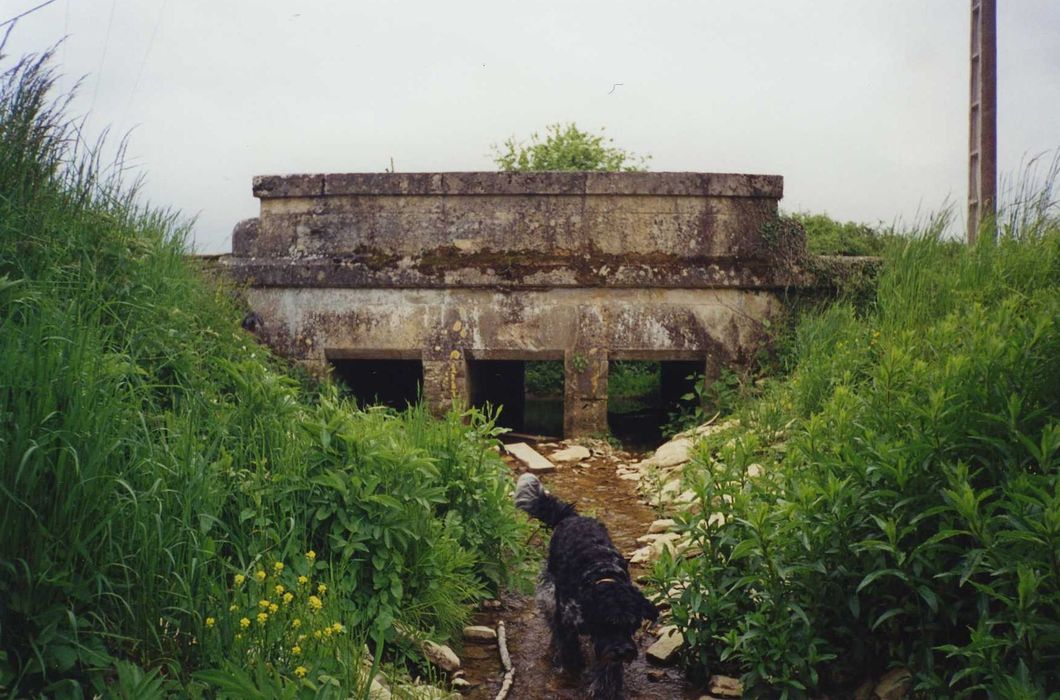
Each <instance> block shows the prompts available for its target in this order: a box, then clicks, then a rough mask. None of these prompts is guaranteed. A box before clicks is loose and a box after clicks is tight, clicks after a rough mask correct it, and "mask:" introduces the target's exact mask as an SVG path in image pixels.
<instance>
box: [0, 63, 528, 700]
mask: <svg viewBox="0 0 1060 700" xmlns="http://www.w3.org/2000/svg"><path fill="white" fill-rule="evenodd" d="M48 58H49V56H48V55H44V56H40V57H29V58H25V59H22V60H21V61H17V62H15V63H14V64H13V65H11V64H9V66H8V67H7V68H6V70H5V72H4V73H3V75H2V77H0V601H2V602H0V690H2V692H6V693H10V694H12V695H15V696H19V697H35V696H49V697H51V696H62V697H80V694H81V692H82V689H96V690H97V691H98V690H99V689H101V688H102V687H103V686H105V685H108V684H111V683H119V684H121V683H126V682H127V683H129V684H131V685H133V686H135V685H136V684H138V683H142V684H144V685H145V687H146V686H151V685H152V684H153V683H154V682H155V680H157V681H158V682H160V683H162V685H163V686H164V688H166V689H167V690H164V691H160V692H163V693H174V694H176V695H178V696H187V695H196V694H200V693H203V692H207V693H212V692H214V691H209V690H208V689H207V687H208V686H211V687H215V690H216V686H213V685H212V684H213V683H214V681H217V679H218V678H219V677H221V678H224V677H227V678H229V679H230V680H231V679H233V678H237V677H241V676H240V674H250V676H249V677H251V678H252V682H254V683H259V684H265V685H267V686H268V687H269V688H272V689H273V690H274V691H276V693H280V692H282V693H284V694H290V695H291V696H292V697H294V696H297V697H302V696H304V695H305V694H306V693H309V696H310V697H313V696H314V693H315V692H316V691H313V692H310V689H309V685H307V684H309V683H313V684H319V683H320V678H321V675H322V674H326V675H328V676H330V677H334V678H335V679H337V683H338V684H339V685H338V686H334V687H333V686H330V685H328V684H327V683H325V684H324V685H326V686H327V687H328V688H332V690H326V689H325V690H324V691H321V693H323V695H320V694H319V693H318V695H319V696H325V695H327V694H328V693H331V692H334V694H335V695H340V694H341V696H342V697H347V695H348V694H350V693H353V692H355V691H356V689H357V688H358V687H360V685H362V684H363V681H364V680H365V678H364V671H363V670H362V668H361V664H360V660H361V658H360V657H361V650H362V648H363V647H362V645H363V641H364V640H366V639H371V640H374V641H378V642H380V643H385V644H386V650H387V651H386V658H387V659H388V660H395V661H397V660H400V654H401V651H400V650H401V648H402V644H401V642H400V640H398V639H397V635H395V633H394V627H395V623H396V622H400V623H401V624H402V625H404V626H405V627H406V628H407V629H409V630H413V631H417V633H419V634H423V635H425V636H433V637H435V638H444V637H446V636H447V635H449V634H451V633H452V632H453V631H454V630H456V629H458V628H459V626H460V625H461V624H462V623H463V622H464V620H465V619H466V617H467V615H468V612H469V610H470V606H471V604H473V603H474V602H475V601H476V600H478V599H480V598H481V597H483V596H484V595H487V594H489V593H492V592H495V591H497V590H499V589H501V588H503V587H505V586H508V585H510V584H512V583H513V582H516V581H517V580H519V579H520V577H521V576H522V574H523V568H522V567H521V563H522V562H523V560H524V555H525V546H524V543H525V531H524V525H523V524H522V523H523V522H524V521H522V520H520V519H519V518H517V517H516V516H515V511H514V507H513V506H512V505H511V502H510V494H509V489H510V486H509V484H510V482H509V480H508V478H507V472H506V468H505V467H504V465H503V464H502V463H501V461H500V460H499V458H498V457H497V456H496V454H495V453H494V452H493V450H492V449H491V448H490V445H491V442H492V438H493V435H494V432H493V428H492V425H491V423H490V421H489V420H488V419H487V418H486V417H484V416H482V415H480V414H477V413H473V412H472V413H470V414H468V415H467V416H466V417H461V416H458V415H451V416H449V417H448V418H447V419H445V420H441V421H436V420H432V419H430V418H429V417H428V416H426V415H425V413H424V412H423V411H422V410H420V409H414V410H411V411H409V412H406V413H404V414H396V413H394V412H392V411H385V410H379V409H371V410H367V411H358V410H357V409H356V406H354V405H353V404H352V403H350V402H348V401H346V400H344V399H342V398H341V397H340V396H339V394H338V392H337V390H336V388H335V387H334V386H333V385H330V384H323V385H315V384H312V383H310V382H308V381H304V380H299V379H298V378H296V377H295V376H294V375H292V374H291V373H290V372H289V371H288V368H287V367H286V366H285V365H284V364H283V363H282V362H280V361H279V360H277V359H276V358H274V357H272V356H271V354H270V353H269V351H268V350H267V349H265V348H263V347H261V346H260V345H258V344H257V343H256V342H255V341H254V339H253V338H252V337H251V336H249V335H247V334H246V333H244V332H243V331H242V330H241V329H240V328H239V320H240V318H241V317H242V310H241V309H240V308H238V304H237V302H236V301H235V298H236V295H235V294H233V290H230V289H225V288H223V287H222V286H219V285H218V284H217V283H216V281H213V280H211V279H210V278H208V277H207V276H205V275H204V274H202V273H201V272H200V271H199V270H197V269H196V268H195V266H194V265H193V264H191V263H189V262H188V260H187V259H186V257H185V253H186V248H185V246H184V244H183V235H184V231H185V229H184V228H183V225H182V224H181V223H180V222H179V219H178V218H177V217H176V216H175V215H173V214H171V213H168V212H165V211H159V210H156V209H152V208H149V207H146V206H143V205H141V204H140V203H139V200H138V198H137V195H136V188H135V185H133V186H127V185H126V184H125V183H123V181H122V178H121V174H122V168H121V165H120V163H119V164H117V165H115V166H112V167H109V168H107V167H103V166H102V165H101V164H100V163H99V162H98V160H97V159H96V158H95V156H94V155H93V151H92V150H91V149H86V148H85V147H84V145H83V144H82V142H81V141H80V140H79V138H78V133H77V130H76V128H75V125H74V124H73V123H72V122H70V121H69V119H68V118H67V117H66V116H65V101H64V100H63V99H62V98H59V99H57V100H53V99H52V98H51V97H50V93H51V87H52V83H53V82H54V76H53V74H52V73H51V71H50V70H49V68H48V66H47V61H48ZM465 418H466V420H465ZM307 550H314V551H315V552H317V553H318V558H317V559H316V560H315V562H312V565H311V566H310V568H309V570H308V571H307V573H310V574H311V575H312V577H313V579H314V581H315V582H316V583H318V584H319V583H324V584H325V585H326V586H328V590H329V593H328V595H327V599H328V600H329V601H331V603H330V607H329V608H328V609H329V611H330V612H329V614H330V615H331V616H332V617H330V618H329V620H328V623H329V624H330V623H334V622H339V623H341V624H343V625H344V626H345V628H346V630H347V631H346V632H344V633H343V634H342V635H336V638H335V640H334V641H333V643H332V644H331V646H329V647H327V649H326V651H323V652H319V653H316V654H315V655H313V656H312V658H308V657H305V658H303V660H301V661H299V662H298V665H304V666H306V667H307V669H308V673H307V676H306V678H305V679H300V678H298V677H297V676H296V674H294V669H295V668H296V667H297V666H296V663H295V661H296V660H295V659H293V658H292V657H291V656H290V650H289V649H288V650H286V651H284V650H282V649H279V648H277V647H276V644H278V643H279V638H274V639H273V640H272V641H271V642H270V644H272V646H270V647H268V648H267V649H266V648H264V647H261V646H258V647H254V648H248V647H246V646H245V645H243V646H241V645H240V644H237V643H236V641H235V638H234V635H235V634H238V633H239V630H238V629H233V628H232V627H231V626H230V625H229V626H225V625H222V624H219V623H217V622H215V624H214V625H211V626H209V627H207V626H206V623H205V621H206V618H207V617H213V618H215V621H216V620H222V621H224V620H228V619H229V617H231V616H232V615H236V614H239V615H245V614H248V613H250V612H251V611H247V610H243V609H239V610H237V611H229V610H228V606H230V605H231V604H232V603H231V602H230V601H231V600H232V596H233V595H234V594H235V586H234V580H233V577H234V575H236V574H237V573H241V574H245V575H249V574H251V573H253V572H254V571H256V570H258V569H259V568H261V569H264V570H268V571H270V576H271V571H272V570H271V568H270V567H272V565H273V564H274V562H292V564H291V566H292V567H293V566H294V564H293V562H303V563H304V562H305V559H304V552H306V551H307ZM299 565H302V564H299ZM270 581H271V579H270ZM288 583H290V582H289V581H288ZM303 602H304V601H303ZM280 603H281V604H282V600H281V601H280ZM254 614H256V611H254ZM248 617H253V615H248ZM236 619H238V618H236ZM317 622H318V623H319V624H323V623H324V620H317ZM221 634H224V635H227V636H225V637H219V636H218V635H221ZM122 660H125V661H122ZM130 662H131V665H130ZM140 668H144V669H157V671H153V672H149V673H144V672H142V671H139V670H138V669H140ZM218 668H220V669H224V670H223V671H220V672H219V673H220V674H221V676H217V675H216V674H214V675H210V674H206V675H201V676H197V678H198V680H192V679H191V675H190V674H191V673H192V672H194V671H197V670H207V669H218ZM152 674H154V675H152ZM226 674H227V675H226ZM254 678H256V679H257V680H253V679H254ZM122 679H124V680H122ZM232 682H236V681H232ZM321 687H323V686H321ZM262 692H265V694H266V695H271V694H272V691H268V692H266V691H262Z"/></svg>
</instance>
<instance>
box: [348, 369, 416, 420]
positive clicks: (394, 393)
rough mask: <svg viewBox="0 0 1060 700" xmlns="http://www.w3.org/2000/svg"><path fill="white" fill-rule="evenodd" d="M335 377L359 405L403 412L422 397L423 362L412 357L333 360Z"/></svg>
mask: <svg viewBox="0 0 1060 700" xmlns="http://www.w3.org/2000/svg"><path fill="white" fill-rule="evenodd" d="M330 362H331V367H332V371H333V377H334V378H335V381H337V382H338V383H339V384H340V385H341V386H342V387H343V391H344V393H346V394H347V395H349V396H352V397H354V398H355V399H356V400H357V405H358V406H376V405H382V406H389V407H391V408H395V409H397V410H399V411H403V410H405V409H406V408H408V407H409V406H410V405H413V404H415V403H416V402H417V401H419V399H420V393H421V389H422V387H423V363H422V362H421V361H420V360H408V359H332V360H330Z"/></svg>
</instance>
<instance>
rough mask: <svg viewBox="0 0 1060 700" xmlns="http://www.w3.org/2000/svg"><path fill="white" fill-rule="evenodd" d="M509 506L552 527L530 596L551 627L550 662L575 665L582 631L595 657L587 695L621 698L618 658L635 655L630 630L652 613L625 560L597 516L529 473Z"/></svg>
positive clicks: (568, 667)
mask: <svg viewBox="0 0 1060 700" xmlns="http://www.w3.org/2000/svg"><path fill="white" fill-rule="evenodd" d="M515 505H516V506H518V507H519V508H521V509H523V510H525V511H526V512H527V513H529V514H530V515H532V516H533V517H535V518H537V519H538V520H540V521H542V522H543V523H545V525H547V526H548V527H550V528H552V542H551V544H550V545H549V548H548V564H547V565H546V567H545V570H544V571H542V572H541V579H540V581H539V582H538V589H537V599H538V603H539V605H540V606H541V609H542V611H543V612H544V613H545V615H546V617H547V618H548V620H549V624H550V626H551V628H552V645H553V648H554V650H555V657H554V659H555V662H556V663H557V664H558V665H559V666H560V667H562V668H564V669H566V670H572V671H574V670H578V669H580V668H581V667H582V666H583V664H584V661H583V659H582V653H581V646H580V644H579V641H578V635H579V634H585V635H588V636H589V638H590V640H591V641H592V645H593V652H594V653H595V656H596V664H595V666H594V669H593V679H592V684H591V686H590V691H591V694H592V697H593V698H597V699H599V700H615V699H617V698H621V697H622V664H623V663H629V662H630V661H632V660H633V659H635V658H636V656H637V644H636V642H635V641H634V639H633V635H634V633H635V632H636V631H637V630H638V629H639V628H640V625H641V621H642V620H652V621H654V620H656V619H658V617H659V613H658V611H657V610H656V609H655V606H654V605H652V604H651V603H650V602H649V601H648V599H647V598H645V597H644V595H643V594H641V592H640V591H639V590H637V588H636V587H635V586H634V585H633V582H632V581H631V580H630V577H629V567H628V566H627V564H626V560H625V559H624V558H623V557H622V555H621V554H619V552H618V550H617V549H615V546H614V545H613V544H612V543H611V537H610V535H608V534H607V528H606V527H604V525H603V524H602V523H601V522H600V521H598V520H596V519H595V518H587V517H584V516H581V515H578V512H577V511H576V510H575V508H574V506H573V505H571V504H570V503H566V502H564V501H561V500H560V499H558V498H556V497H555V496H553V495H552V494H550V493H547V492H546V491H545V489H544V487H543V486H542V485H541V482H540V481H539V480H538V478H537V477H536V476H534V475H533V474H523V475H522V476H521V477H519V483H518V484H517V486H516V489H515Z"/></svg>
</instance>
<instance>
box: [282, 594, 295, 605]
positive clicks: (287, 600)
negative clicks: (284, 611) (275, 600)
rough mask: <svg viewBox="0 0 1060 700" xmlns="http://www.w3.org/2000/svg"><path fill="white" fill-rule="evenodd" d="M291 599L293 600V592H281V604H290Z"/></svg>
mask: <svg viewBox="0 0 1060 700" xmlns="http://www.w3.org/2000/svg"><path fill="white" fill-rule="evenodd" d="M292 600H294V594H293V593H284V594H283V604H284V605H290V603H291V601H292Z"/></svg>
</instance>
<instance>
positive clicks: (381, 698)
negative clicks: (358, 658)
mask: <svg viewBox="0 0 1060 700" xmlns="http://www.w3.org/2000/svg"><path fill="white" fill-rule="evenodd" d="M390 698H391V695H390V689H389V688H387V687H386V686H385V685H383V684H382V682H380V680H379V679H378V678H373V679H372V685H371V687H369V688H368V700H390Z"/></svg>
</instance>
